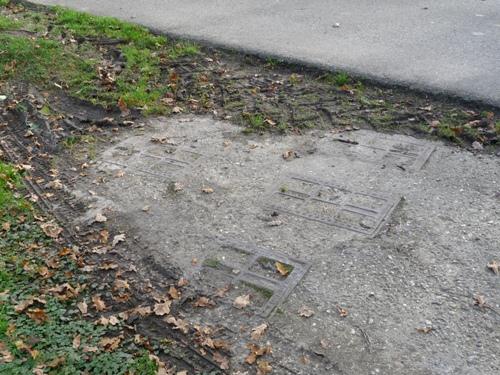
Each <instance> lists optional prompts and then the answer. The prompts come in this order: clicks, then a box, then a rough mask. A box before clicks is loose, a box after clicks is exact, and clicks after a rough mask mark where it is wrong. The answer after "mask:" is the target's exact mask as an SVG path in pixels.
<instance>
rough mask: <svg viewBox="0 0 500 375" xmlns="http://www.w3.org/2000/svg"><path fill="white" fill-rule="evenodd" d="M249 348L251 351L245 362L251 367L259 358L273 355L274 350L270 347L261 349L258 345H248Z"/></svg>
mask: <svg viewBox="0 0 500 375" xmlns="http://www.w3.org/2000/svg"><path fill="white" fill-rule="evenodd" d="M247 348H248V349H250V354H249V355H248V356H247V357H246V358H245V362H246V363H248V364H249V365H253V364H254V363H255V361H256V360H257V358H258V357H262V356H263V355H266V354H268V353H272V349H271V347H270V346H269V345H266V346H263V347H260V346H259V345H257V344H253V343H250V344H247Z"/></svg>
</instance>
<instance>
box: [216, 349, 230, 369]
mask: <svg viewBox="0 0 500 375" xmlns="http://www.w3.org/2000/svg"><path fill="white" fill-rule="evenodd" d="M214 361H215V362H217V364H218V365H219V367H220V368H221V369H222V370H227V369H229V359H228V358H227V357H226V356H223V355H222V354H220V353H219V352H215V353H214Z"/></svg>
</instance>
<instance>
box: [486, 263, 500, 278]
mask: <svg viewBox="0 0 500 375" xmlns="http://www.w3.org/2000/svg"><path fill="white" fill-rule="evenodd" d="M488 268H489V269H490V270H491V272H493V273H494V274H495V275H498V274H499V273H500V263H498V262H497V261H496V260H492V261H491V262H489V263H488Z"/></svg>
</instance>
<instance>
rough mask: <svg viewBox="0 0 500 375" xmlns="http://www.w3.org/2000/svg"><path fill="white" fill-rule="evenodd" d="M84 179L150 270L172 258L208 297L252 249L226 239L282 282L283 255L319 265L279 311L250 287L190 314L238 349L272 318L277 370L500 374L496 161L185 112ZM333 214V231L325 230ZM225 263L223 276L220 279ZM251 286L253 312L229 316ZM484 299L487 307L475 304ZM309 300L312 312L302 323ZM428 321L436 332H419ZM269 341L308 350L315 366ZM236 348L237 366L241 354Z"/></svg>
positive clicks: (358, 135)
mask: <svg viewBox="0 0 500 375" xmlns="http://www.w3.org/2000/svg"><path fill="white" fill-rule="evenodd" d="M339 138H341V139H343V140H344V141H346V140H347V141H348V142H350V143H346V142H340V141H338V139H339ZM356 142H357V144H356ZM287 151H291V152H287ZM283 153H285V156H289V155H291V156H290V157H289V158H288V160H285V158H284V157H283ZM87 171H88V172H87V173H88V176H87V177H85V178H82V179H81V180H80V182H79V183H78V187H79V192H78V193H76V192H75V194H76V195H77V196H80V197H82V200H83V201H84V202H86V204H87V205H88V207H89V209H90V210H96V209H97V210H104V212H105V214H106V216H107V217H108V218H110V220H111V221H112V222H113V223H115V224H116V225H117V226H118V227H121V228H122V229H123V230H124V231H125V232H126V234H127V239H128V240H132V239H133V238H135V240H136V241H139V242H140V243H141V244H142V245H143V246H146V248H147V251H150V254H151V255H152V257H153V259H154V262H156V263H158V264H169V263H173V264H175V265H176V266H178V267H180V268H181V269H182V270H183V271H184V272H185V274H186V276H187V277H188V278H189V279H191V280H193V282H195V280H197V283H198V284H199V286H200V287H202V288H204V289H207V290H208V291H212V292H213V289H214V288H217V287H221V286H223V285H224V284H226V283H227V282H228V281H230V278H231V277H237V276H238V275H240V274H241V273H242V272H246V271H244V269H245V266H248V263H249V260H248V259H249V257H248V254H246V255H245V254H242V253H239V252H235V251H234V249H231V248H230V247H224V244H227V243H229V242H238V243H243V244H246V245H244V246H248V247H249V248H250V249H251V248H252V247H257V248H259V249H264V250H265V251H269V252H270V255H269V256H268V258H269V259H270V260H271V263H270V265H271V266H270V267H269V264H268V265H266V264H265V263H261V264H260V266H259V265H258V264H257V265H256V266H255V267H252V269H251V270H252V271H255V272H256V273H258V274H260V275H263V276H265V277H268V278H271V279H275V280H278V281H284V280H285V281H286V280H288V279H285V278H283V277H280V276H279V274H278V273H277V272H276V270H275V269H274V268H273V262H274V261H275V260H278V261H281V262H283V263H287V262H288V264H292V261H290V260H287V259H288V258H295V259H297V260H300V261H302V262H304V263H303V265H304V269H305V270H307V265H310V269H309V270H307V272H306V273H305V276H304V277H303V278H302V279H301V280H300V278H299V279H297V280H295V282H298V284H297V286H295V288H293V290H292V292H291V294H290V295H288V296H287V298H286V299H285V300H284V302H283V303H281V304H279V305H278V307H277V308H276V309H274V310H273V313H272V314H271V315H270V316H268V315H266V314H264V316H263V317H257V316H256V315H252V314H249V313H258V312H259V305H262V304H264V303H265V300H266V298H268V295H267V294H266V292H265V291H264V292H263V291H262V289H260V288H253V289H252V288H249V287H248V285H247V286H245V285H244V284H240V285H239V287H238V289H233V290H232V291H231V292H230V293H229V295H228V297H227V298H226V299H225V300H223V301H221V302H218V307H217V308H215V309H197V310H196V311H193V312H192V313H191V314H190V313H189V312H187V314H188V316H187V319H188V320H193V321H194V320H201V319H202V318H201V317H200V316H201V315H200V314H205V315H203V319H202V320H203V321H204V322H206V321H212V322H214V323H217V324H222V325H226V326H228V327H229V328H230V329H231V330H232V331H233V332H234V334H235V336H237V337H239V338H240V339H241V340H243V338H245V339H246V340H248V328H249V327H252V326H253V324H256V323H257V322H258V321H262V320H266V321H268V322H270V324H271V331H270V333H269V336H268V339H269V340H270V341H271V344H272V345H273V348H274V358H273V359H272V360H271V362H272V364H273V367H274V368H275V369H276V372H275V373H278V374H281V373H283V374H285V373H291V371H292V370H293V371H295V373H300V374H311V373H315V374H334V373H337V372H338V373H343V374H353V375H358V374H377V373H380V374H402V373H404V374H495V373H498V372H499V371H500V358H499V357H498V353H499V351H500V332H499V330H498V326H499V322H500V315H498V312H499V311H500V282H499V281H500V276H498V275H495V274H494V273H493V272H491V271H489V270H488V269H487V268H486V265H487V264H488V262H490V261H491V260H493V259H495V258H496V259H497V260H498V256H499V253H498V250H499V248H500V225H499V224H500V220H499V218H500V204H499V199H500V198H499V190H500V185H499V182H500V168H499V161H498V159H497V158H494V157H489V156H474V155H472V154H471V153H469V152H466V151H461V150H458V149H455V148H450V147H447V146H444V145H442V144H441V143H434V142H428V141H422V140H417V139H413V138H410V137H405V136H399V135H392V136H391V135H382V134H378V133H373V132H369V131H357V132H347V133H341V134H335V133H332V132H327V131H323V130H321V131H320V130H317V131H312V132H310V133H308V134H306V135H304V136H271V135H264V136H245V135H243V134H242V133H241V129H240V128H238V127H235V126H233V125H231V124H229V123H224V122H216V121H213V120H211V119H208V118H186V117H184V118H182V119H179V118H175V119H170V120H163V119H155V120H151V121H150V122H149V123H148V124H146V126H145V127H144V128H143V129H136V130H134V131H132V132H130V133H127V132H125V133H123V134H121V135H119V136H118V137H117V139H116V140H115V142H114V144H111V145H109V144H104V145H102V149H101V151H100V152H99V153H98V156H97V159H96V161H95V162H94V163H93V164H92V165H91V166H90V168H89V169H87ZM117 171H123V172H124V174H123V173H117ZM291 175H295V176H297V175H298V176H302V178H304V179H309V180H321V181H324V182H326V183H327V184H328V183H330V182H335V184H336V188H334V187H332V186H330V187H327V186H323V188H322V189H321V191H320V192H318V191H316V192H315V193H313V191H315V190H313V187H314V189H317V188H318V186H317V185H315V183H314V181H312V182H309V183H304V182H303V181H302V182H301V181H298V180H293V179H290V178H289V176H291ZM99 177H104V178H101V179H98V178H99ZM96 181H100V182H99V183H97V184H96V183H95V182H96ZM173 183H177V185H174V184H173ZM203 189H205V192H204V191H203ZM206 189H209V190H206ZM210 189H213V192H211V190H210ZM89 190H93V194H88V193H86V192H88V191H89ZM175 190H178V191H175ZM297 191H301V192H302V193H308V194H309V195H310V198H309V199H310V200H309V201H302V200H301V199H296V198H291V196H295V197H300V198H304V195H303V194H302V195H300V194H299V193H297ZM352 192H357V193H360V192H363V193H367V194H368V195H360V194H353V193H352ZM380 196H383V197H385V198H381V197H380ZM325 201H327V202H330V203H334V204H330V203H325ZM396 204H397V205H396ZM276 205H278V206H279V207H278V208H277V207H274V208H273V207H272V206H276ZM384 206H387V207H386V208H387V210H386V211H384V212H382V210H383V207H384ZM145 207H149V209H147V210H145V209H144V208H145ZM280 207H281V208H282V209H283V210H285V211H286V210H291V211H293V212H296V213H299V212H300V213H301V214H302V215H305V216H309V217H310V218H313V219H315V220H310V219H307V218H304V217H299V216H295V215H291V214H286V213H283V212H281V211H280V210H279V208H280ZM339 207H343V210H342V209H340V208H339ZM356 212H357V213H356ZM377 212H380V214H379V213H377ZM93 214H95V211H93ZM360 214H362V215H360ZM332 219H333V220H335V223H334V225H330V224H328V223H326V224H325V223H321V222H319V221H321V220H332ZM378 219H380V220H381V221H380V223H379V224H380V225H378V224H377V222H378V221H377V220H378ZM82 220H84V218H82ZM318 220H319V221H318ZM346 227H350V229H349V228H347V229H346ZM117 251H119V247H118V250H117ZM250 253H252V250H250ZM279 254H281V255H279ZM128 255H129V256H130V259H131V261H134V259H140V258H142V257H143V256H144V254H141V253H140V251H139V250H138V251H137V252H135V253H134V252H132V253H131V254H128ZM203 263H204V264H205V266H202V264H203ZM230 263H233V265H231V266H230V267H229V268H228V270H227V273H226V274H224V273H221V272H218V271H217V269H218V268H219V266H222V264H226V265H228V264H230ZM295 266H296V267H297V268H296V269H300V267H302V266H301V265H299V263H295ZM214 269H215V270H214ZM296 269H294V270H293V271H292V272H291V274H290V276H289V278H292V277H294V275H295V274H294V272H295V271H296ZM224 275H225V276H224ZM292 287H293V285H292ZM242 289H243V290H242ZM244 291H246V292H248V293H250V294H251V295H252V303H251V305H250V306H249V307H248V309H245V310H243V311H240V310H236V309H234V308H232V307H231V303H232V301H233V300H234V298H235V297H236V296H237V295H239V294H242V293H243V292H244ZM479 294H481V295H484V296H485V298H486V300H487V303H488V305H489V306H490V307H491V309H489V308H479V307H477V306H474V300H473V298H474V296H476V295H479ZM303 305H307V306H309V307H310V308H311V309H313V310H314V312H315V314H314V315H313V316H312V317H310V318H304V317H300V316H299V315H298V313H297V311H298V310H299V308H300V307H301V306H303ZM340 308H343V309H345V310H347V312H348V315H347V317H341V316H340V314H339V309H340ZM495 310H496V313H495ZM240 326H246V328H245V329H244V330H240ZM425 328H429V329H431V328H432V330H430V332H429V333H421V332H418V331H417V329H425ZM242 332H244V333H242ZM276 337H280V338H282V339H283V338H284V339H288V340H290V342H293V343H295V347H300V348H303V349H304V350H309V351H308V352H307V353H309V354H308V356H309V358H306V359H301V358H298V354H296V351H292V350H291V349H290V348H287V346H286V345H284V344H283V342H278V341H277V340H275V338H276ZM321 340H325V341H323V344H324V345H323V346H321V345H320V342H321ZM235 345H236V344H235ZM235 352H236V353H235V354H236V356H235V357H234V364H235V366H236V367H238V365H239V364H241V363H242V362H243V357H242V355H243V354H242V353H244V351H238V350H235ZM314 352H317V353H320V356H317V355H314V354H312V355H311V354H310V353H314ZM308 361H309V362H308ZM328 361H330V362H329V364H327V362H328ZM332 363H336V366H333V367H332Z"/></svg>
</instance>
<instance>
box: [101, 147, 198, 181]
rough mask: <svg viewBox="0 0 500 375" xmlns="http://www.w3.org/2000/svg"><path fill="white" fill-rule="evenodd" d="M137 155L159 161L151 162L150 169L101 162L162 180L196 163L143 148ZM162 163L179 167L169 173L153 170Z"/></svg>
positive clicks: (108, 161) (106, 161) (174, 167)
mask: <svg viewBox="0 0 500 375" xmlns="http://www.w3.org/2000/svg"><path fill="white" fill-rule="evenodd" d="M179 150H180V151H182V152H189V153H191V154H197V155H199V156H200V157H201V156H202V155H201V154H198V153H195V152H192V151H188V150H184V149H179ZM176 151H177V150H176ZM124 156H126V155H124ZM136 157H147V158H151V159H153V160H156V161H157V162H156V163H151V169H150V170H145V169H139V168H136V167H133V166H130V165H129V164H126V163H117V162H116V161H110V160H103V161H101V162H100V163H107V164H111V165H115V166H118V167H121V168H123V169H124V170H127V171H130V172H131V173H132V174H134V173H135V174H141V175H144V176H151V177H156V178H157V179H162V180H163V179H169V178H171V177H173V176H175V175H176V173H177V172H179V171H180V170H186V169H187V168H190V167H191V166H192V165H193V164H194V163H193V162H187V161H183V160H179V159H176V158H174V157H168V156H158V155H153V154H150V153H148V152H147V151H146V150H142V151H141V152H139V153H138V154H137V155H136ZM160 164H163V165H165V166H168V167H171V168H173V169H177V170H172V171H169V172H168V173H158V172H156V171H154V170H152V168H153V167H155V166H157V165H160Z"/></svg>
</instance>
